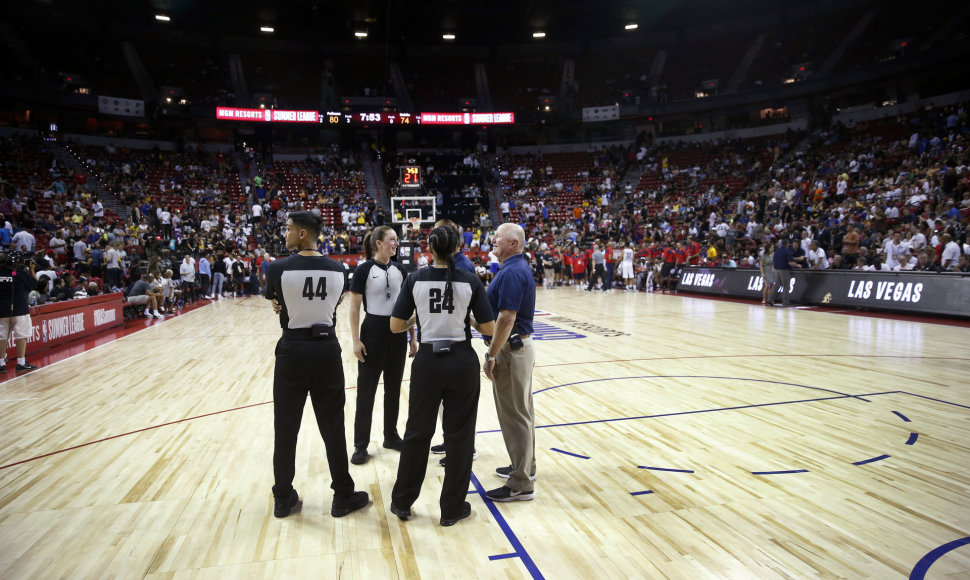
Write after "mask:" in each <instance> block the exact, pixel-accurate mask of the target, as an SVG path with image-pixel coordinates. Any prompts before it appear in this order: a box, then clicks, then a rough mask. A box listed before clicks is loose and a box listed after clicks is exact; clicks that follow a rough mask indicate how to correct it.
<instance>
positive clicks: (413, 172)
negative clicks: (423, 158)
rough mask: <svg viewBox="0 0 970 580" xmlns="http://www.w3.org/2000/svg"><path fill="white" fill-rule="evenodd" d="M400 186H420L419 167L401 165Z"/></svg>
mask: <svg viewBox="0 0 970 580" xmlns="http://www.w3.org/2000/svg"><path fill="white" fill-rule="evenodd" d="M400 169H401V179H400V181H401V187H402V188H408V189H417V188H419V187H421V168H420V167H418V166H416V165H402V166H401V168H400Z"/></svg>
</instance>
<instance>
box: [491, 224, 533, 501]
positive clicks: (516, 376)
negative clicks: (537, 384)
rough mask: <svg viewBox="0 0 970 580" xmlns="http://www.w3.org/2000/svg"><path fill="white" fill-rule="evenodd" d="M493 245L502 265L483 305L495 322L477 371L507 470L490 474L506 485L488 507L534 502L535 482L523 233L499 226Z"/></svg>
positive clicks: (529, 300) (528, 274)
mask: <svg viewBox="0 0 970 580" xmlns="http://www.w3.org/2000/svg"><path fill="white" fill-rule="evenodd" d="M493 243H494V244H495V253H496V255H498V257H499V261H500V262H501V265H500V266H499V270H498V273H497V274H496V275H495V278H494V279H492V283H491V284H489V285H488V301H489V303H490V304H491V306H492V311H493V312H496V313H498V317H497V319H496V321H495V332H494V333H491V332H486V331H485V330H482V335H484V336H485V339H486V340H485V344H486V345H488V352H486V353H485V365H484V367H483V369H482V370H483V371H484V372H485V376H486V377H488V378H489V380H491V381H492V386H493V389H494V392H495V409H496V411H497V412H498V421H499V426H500V427H501V428H502V437H503V438H504V439H505V448H506V449H507V450H508V452H509V459H511V461H512V464H511V465H509V466H507V467H499V468H498V469H496V470H495V474H496V475H498V476H499V477H502V478H504V479H507V480H508V482H507V483H506V484H505V485H503V486H502V487H499V488H496V489H493V490H491V491H488V492H487V493H486V494H485V497H487V498H488V499H490V500H492V501H523V500H526V501H527V500H531V499H533V498H534V497H535V477H536V459H535V453H536V451H535V449H536V444H535V409H534V407H533V405H532V370H533V368H534V367H535V351H534V350H533V344H532V320H533V318H534V316H535V307H536V284H535V280H534V279H533V278H532V271H531V270H530V269H529V263H528V262H527V261H526V259H525V256H523V255H522V250H523V247H524V246H525V231H524V230H523V229H522V228H521V227H520V226H518V225H516V224H508V223H507V224H502V225H500V226H499V228H498V230H496V232H495V237H494V238H493ZM488 335H491V336H488Z"/></svg>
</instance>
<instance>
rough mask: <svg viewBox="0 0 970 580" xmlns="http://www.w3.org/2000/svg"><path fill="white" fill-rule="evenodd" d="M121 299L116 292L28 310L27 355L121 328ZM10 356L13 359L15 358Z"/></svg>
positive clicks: (123, 320) (122, 320) (122, 311)
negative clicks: (30, 325) (29, 328)
mask: <svg viewBox="0 0 970 580" xmlns="http://www.w3.org/2000/svg"><path fill="white" fill-rule="evenodd" d="M121 296H122V295H121V293H120V292H116V293H114V294H103V295H100V296H91V297H90V298H77V299H74V300H65V301H64V302H51V303H49V304H44V305H42V306H35V307H33V308H31V309H30V322H31V324H32V326H33V328H32V329H31V335H30V337H29V338H28V339H27V354H30V353H34V352H37V351H39V350H44V349H48V348H50V347H52V346H58V345H61V344H64V343H66V342H70V341H72V340H76V339H78V338H82V337H85V336H89V335H92V334H95V333H97V332H101V331H102V330H106V329H108V328H112V327H115V326H119V325H121V324H124V322H125V317H124V303H123V302H122V301H121ZM12 342H13V341H11V344H12ZM10 351H11V352H12V351H13V349H10ZM8 356H9V352H8ZM13 356H15V357H16V354H14V355H13Z"/></svg>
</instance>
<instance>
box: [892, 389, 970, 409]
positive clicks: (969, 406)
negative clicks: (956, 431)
mask: <svg viewBox="0 0 970 580" xmlns="http://www.w3.org/2000/svg"><path fill="white" fill-rule="evenodd" d="M899 392H900V393H902V394H904V395H909V396H910V397H919V398H920V399H926V400H927V401H936V402H937V403H946V404H947V405H953V406H954V407H960V408H961V409H970V405H961V404H960V403H951V402H950V401H944V400H943V399H934V398H933V397H927V396H926V395H917V394H915V393H909V392H906V391H899Z"/></svg>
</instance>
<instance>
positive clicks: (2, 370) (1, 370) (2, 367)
mask: <svg viewBox="0 0 970 580" xmlns="http://www.w3.org/2000/svg"><path fill="white" fill-rule="evenodd" d="M5 372H7V364H6V363H4V364H2V365H0V374H2V373H5Z"/></svg>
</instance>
